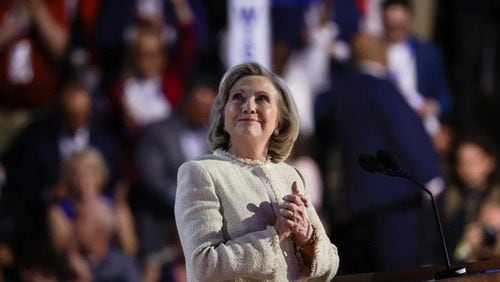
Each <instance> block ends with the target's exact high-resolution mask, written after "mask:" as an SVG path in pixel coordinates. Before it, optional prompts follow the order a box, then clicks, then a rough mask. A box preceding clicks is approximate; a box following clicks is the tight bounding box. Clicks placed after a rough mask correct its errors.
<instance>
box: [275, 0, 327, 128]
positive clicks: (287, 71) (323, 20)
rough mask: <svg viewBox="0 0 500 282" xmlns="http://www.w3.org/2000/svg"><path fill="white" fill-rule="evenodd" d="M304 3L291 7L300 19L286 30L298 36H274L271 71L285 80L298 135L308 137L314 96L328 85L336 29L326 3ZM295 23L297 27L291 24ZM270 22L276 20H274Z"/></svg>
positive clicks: (311, 124)
mask: <svg viewBox="0 0 500 282" xmlns="http://www.w3.org/2000/svg"><path fill="white" fill-rule="evenodd" d="M306 3H308V5H307V6H305V7H300V9H299V7H294V10H295V13H298V12H300V14H299V15H300V21H299V20H297V23H294V26H293V28H294V29H292V30H291V31H289V32H291V34H294V33H298V34H299V35H300V37H298V38H295V37H292V38H288V37H287V36H286V33H285V34H282V35H280V34H281V33H280V34H279V35H280V36H275V38H274V42H273V49H272V59H273V70H274V71H275V72H276V73H277V74H278V75H280V76H281V77H283V79H284V80H285V81H286V82H287V84H288V87H289V88H290V90H291V91H292V93H293V95H294V99H295V101H296V102H297V108H298V111H299V118H300V134H302V135H304V137H306V138H308V137H311V136H312V135H313V134H314V99H315V97H316V96H317V95H318V94H319V93H323V92H325V91H327V90H328V89H329V87H330V84H329V77H328V76H329V73H330V59H331V57H332V55H333V52H334V51H333V47H334V46H335V43H336V42H335V37H336V36H337V28H336V25H335V24H334V23H333V22H332V21H331V20H330V14H329V9H330V7H329V6H328V5H326V4H322V3H318V4H315V5H311V3H309V2H307V1H306ZM275 9H277V8H275ZM280 9H283V7H281V8H280ZM289 9H291V8H289ZM284 11H288V10H287V9H285V10H284ZM284 11H282V12H284ZM305 19H307V21H305ZM299 23H300V26H295V25H297V24H299ZM273 24H274V25H276V24H279V22H276V20H274V22H273ZM281 24H283V23H281ZM288 29H291V27H288ZM292 31H293V32H292ZM291 34H290V35H288V36H291ZM283 36H284V38H281V37H283ZM295 36H297V35H295ZM292 39H293V40H292ZM298 39H300V40H298Z"/></svg>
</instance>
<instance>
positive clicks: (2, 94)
mask: <svg viewBox="0 0 500 282" xmlns="http://www.w3.org/2000/svg"><path fill="white" fill-rule="evenodd" d="M42 1H44V3H45V4H46V6H47V8H48V10H49V12H50V14H51V15H52V17H53V19H54V20H55V22H56V23H57V24H58V25H60V26H61V27H62V28H63V29H64V30H65V31H68V30H69V20H68V18H67V15H66V11H65V1H64V0H42ZM16 2H23V1H15V0H2V1H0V25H3V24H5V22H6V21H9V20H12V19H13V18H14V17H18V13H22V12H25V11H23V10H22V9H18V8H15V7H16V6H19V5H18V4H15V3H16ZM55 61H56V60H55V59H54V58H53V57H52V56H51V55H50V54H49V51H48V50H47V48H46V46H44V42H43V39H42V38H40V34H39V32H38V31H37V27H36V26H34V25H33V24H32V23H29V24H27V26H26V28H25V29H24V30H22V31H21V32H19V33H18V34H17V35H16V36H15V38H14V39H13V40H11V42H8V43H7V44H6V45H5V47H4V48H1V49H0V105H1V106H3V107H12V108H14V107H22V108H35V107H37V106H41V105H44V104H47V103H48V102H50V101H51V100H52V97H53V96H54V94H55V90H56V84H57V80H58V67H57V64H56V62H55Z"/></svg>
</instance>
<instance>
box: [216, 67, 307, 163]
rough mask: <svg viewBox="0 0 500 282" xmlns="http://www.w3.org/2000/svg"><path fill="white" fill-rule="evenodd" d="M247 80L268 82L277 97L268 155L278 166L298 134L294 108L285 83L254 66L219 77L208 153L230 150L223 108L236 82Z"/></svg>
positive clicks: (234, 70)
mask: <svg viewBox="0 0 500 282" xmlns="http://www.w3.org/2000/svg"><path fill="white" fill-rule="evenodd" d="M246 76H263V77H266V78H268V79H269V81H270V82H271V83H272V84H273V86H274V88H276V90H277V92H278V93H279V99H278V101H277V102H278V128H277V129H278V131H277V133H278V134H276V135H275V134H273V135H272V136H271V138H270V140H269V151H268V155H269V156H270V157H271V161H272V162H275V163H278V162H281V161H283V160H285V159H286V158H287V157H288V155H289V154H290V152H291V150H292V148H293V144H294V142H295V140H296V139H297V135H298V133H299V117H298V112H297V106H296V105H295V101H294V100H293V96H292V93H291V92H290V90H289V89H288V86H287V85H286V83H285V82H284V81H283V80H282V79H281V78H280V77H279V76H277V75H276V74H274V73H272V72H271V71H269V70H267V69H266V68H264V67H263V66H261V65H259V64H257V63H253V62H249V63H242V64H239V65H236V66H234V67H232V68H231V69H229V70H228V71H227V72H226V73H225V74H224V76H223V77H222V80H221V82H220V85H219V91H218V94H217V97H216V98H215V101H214V103H213V105H212V112H211V115H210V129H209V132H208V143H209V146H210V149H211V150H212V151H215V150H217V149H223V150H228V149H229V144H230V136H229V134H228V133H227V132H226V131H225V130H224V107H225V106H226V103H227V100H228V97H229V92H230V91H231V88H232V87H233V86H234V84H235V83H236V82H237V81H238V80H239V79H241V78H243V77H246Z"/></svg>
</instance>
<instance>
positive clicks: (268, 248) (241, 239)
mask: <svg viewBox="0 0 500 282" xmlns="http://www.w3.org/2000/svg"><path fill="white" fill-rule="evenodd" d="M298 131H299V122H298V116H297V110H296V106H295V102H294V101H293V98H292V95H291V93H290V91H289V90H288V88H287V86H286V85H285V83H284V82H283V81H282V80H281V79H280V78H279V77H278V76H276V75H274V74H273V73H271V72H270V71H268V70H267V69H265V68H263V67H262V66H260V65H258V64H256V63H244V64H240V65H237V66H235V67H233V68H232V69H230V70H229V71H228V72H227V73H226V74H225V75H224V77H223V78H222V81H221V83H220V86H219V94H218V96H217V98H216V100H215V102H214V105H213V107H212V116H211V127H210V131H209V137H208V138H209V144H210V147H211V149H212V151H213V154H212V155H208V156H205V157H202V158H200V159H198V160H195V161H189V162H187V163H185V164H183V165H182V166H181V167H180V168H179V172H178V179H177V180H178V185H177V195H176V202H175V217H176V223H177V228H178V231H179V235H180V240H181V243H182V247H183V251H184V255H185V258H186V270H187V276H188V277H187V278H188V280H189V281H214V280H233V281H234V280H236V281H245V280H260V281H262V280H274V281H300V280H308V279H318V280H321V281H328V280H331V279H332V278H333V276H334V275H335V274H336V272H337V269H338V263H339V257H338V254H337V248H336V247H335V246H334V245H333V244H332V243H331V242H330V240H329V238H328V237H327V235H326V233H325V230H324V228H323V226H322V224H321V221H320V219H319V217H318V215H317V213H316V211H315V210H314V208H313V206H312V205H311V204H310V202H309V200H308V196H307V190H306V187H305V186H306V185H305V182H304V180H303V179H302V177H301V175H300V174H299V172H298V171H297V170H296V169H294V168H293V167H291V166H289V165H287V164H286V163H284V162H283V161H284V160H285V159H286V158H287V156H288V155H289V154H290V151H291V149H292V147H293V143H294V142H295V140H296V138H297V134H298Z"/></svg>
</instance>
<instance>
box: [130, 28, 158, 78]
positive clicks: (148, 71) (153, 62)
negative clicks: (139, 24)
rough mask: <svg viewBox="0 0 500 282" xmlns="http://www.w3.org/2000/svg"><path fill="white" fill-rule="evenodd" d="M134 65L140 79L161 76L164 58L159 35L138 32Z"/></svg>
mask: <svg viewBox="0 0 500 282" xmlns="http://www.w3.org/2000/svg"><path fill="white" fill-rule="evenodd" d="M134 57H135V64H136V68H137V74H138V75H139V76H140V77H141V78H156V77H159V76H161V73H162V71H163V65H164V64H165V56H164V49H163V42H162V39H161V35H160V34H159V33H155V32H152V31H151V32H142V33H141V32H139V34H138V38H137V42H136V45H135V53H134Z"/></svg>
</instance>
